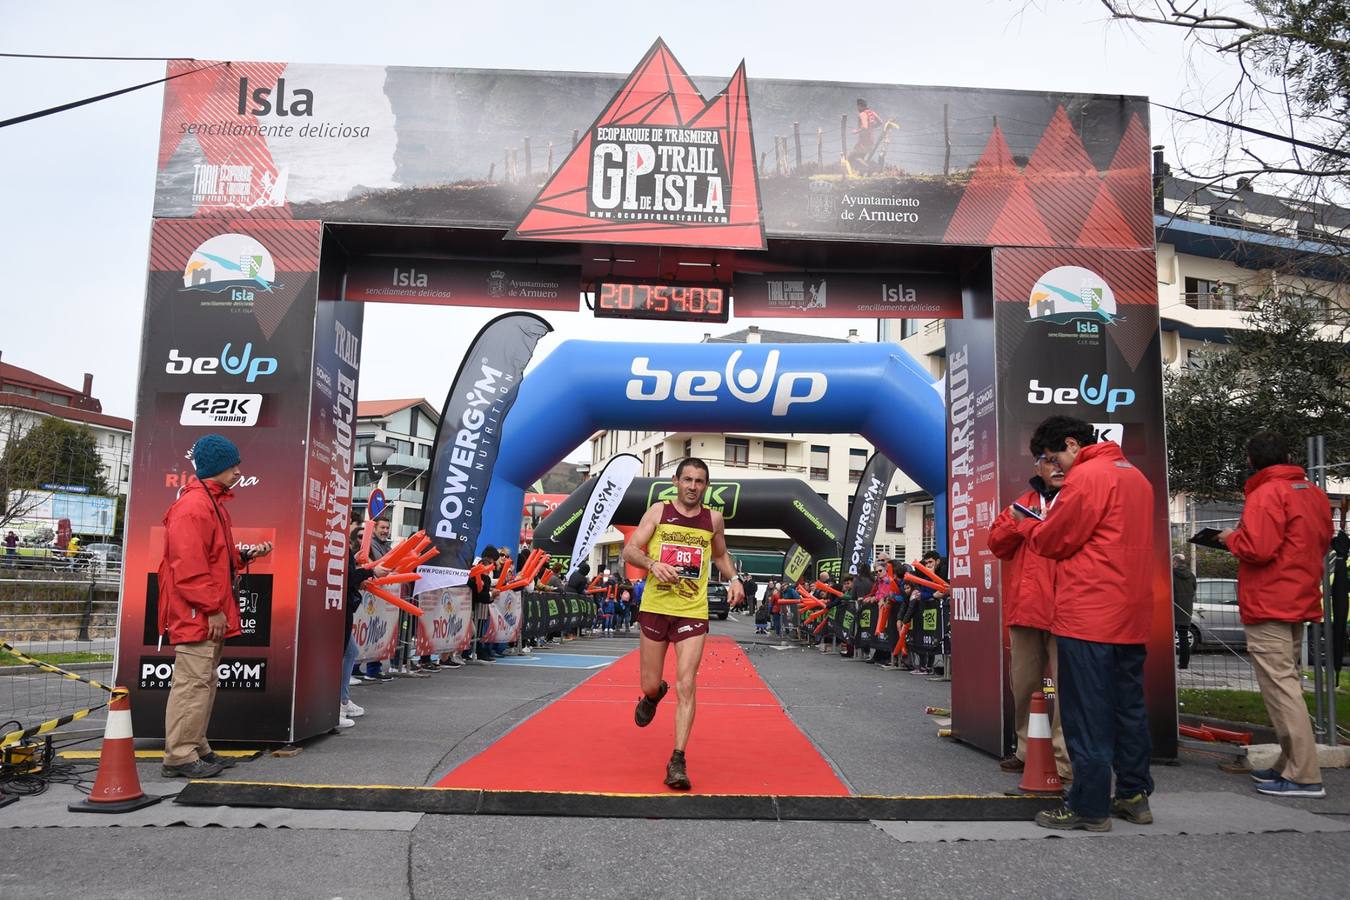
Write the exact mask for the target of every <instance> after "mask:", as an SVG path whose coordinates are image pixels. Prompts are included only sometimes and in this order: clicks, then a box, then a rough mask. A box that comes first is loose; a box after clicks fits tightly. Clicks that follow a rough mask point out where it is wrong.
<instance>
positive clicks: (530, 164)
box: [525, 138, 534, 178]
mask: <svg viewBox="0 0 1350 900" xmlns="http://www.w3.org/2000/svg"><path fill="white" fill-rule="evenodd" d="M533 174H534V161H533V160H532V159H531V158H530V139H529V138H525V177H527V178H528V177H530V176H531V175H533Z"/></svg>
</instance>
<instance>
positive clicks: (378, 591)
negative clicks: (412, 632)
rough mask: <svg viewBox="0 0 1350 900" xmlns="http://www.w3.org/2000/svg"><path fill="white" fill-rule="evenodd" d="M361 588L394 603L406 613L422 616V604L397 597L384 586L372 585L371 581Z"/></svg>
mask: <svg viewBox="0 0 1350 900" xmlns="http://www.w3.org/2000/svg"><path fill="white" fill-rule="evenodd" d="M361 589H362V590H364V591H368V592H370V593H372V594H374V595H375V596H376V597H379V598H380V599H381V600H384V601H386V602H388V603H392V604H394V605H395V606H397V607H398V608H399V609H401V610H403V611H404V612H406V613H409V614H410V615H414V616H420V615H421V614H422V608H421V607H420V606H413V605H412V604H411V603H409V602H408V601H407V600H404V599H403V598H402V597H395V596H394V595H393V594H391V593H389V592H388V591H386V590H385V589H384V588H381V587H376V586H374V585H372V584H371V583H370V582H369V581H367V582H366V583H365V584H363V585H362V586H361Z"/></svg>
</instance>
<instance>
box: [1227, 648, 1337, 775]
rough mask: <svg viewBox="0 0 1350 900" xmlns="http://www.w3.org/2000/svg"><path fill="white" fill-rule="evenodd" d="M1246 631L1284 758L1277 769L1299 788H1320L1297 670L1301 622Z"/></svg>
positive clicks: (1314, 751) (1305, 706)
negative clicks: (1298, 785) (1312, 785)
mask: <svg viewBox="0 0 1350 900" xmlns="http://www.w3.org/2000/svg"><path fill="white" fill-rule="evenodd" d="M1242 630H1243V631H1245V632H1247V653H1248V655H1249V656H1251V659H1252V667H1253V668H1255V669H1256V683H1257V684H1259V685H1260V686H1261V699H1262V700H1263V701H1265V704H1266V712H1268V713H1269V714H1270V722H1271V724H1272V725H1273V726H1275V737H1276V738H1277V739H1278V740H1279V742H1280V758H1279V759H1278V760H1277V761H1276V762H1275V765H1274V767H1273V768H1274V769H1275V771H1276V772H1279V773H1280V774H1281V775H1283V776H1284V777H1285V778H1287V779H1289V780H1290V781H1293V782H1296V783H1298V784H1321V783H1322V770H1321V769H1320V768H1318V765H1317V741H1316V740H1315V739H1314V738H1313V730H1312V720H1311V719H1310V718H1309V717H1308V706H1307V704H1305V703H1304V702H1303V679H1302V677H1301V673H1300V671H1299V650H1300V648H1301V646H1302V644H1303V623H1302V622H1260V623H1258V624H1256V625H1243V626H1242Z"/></svg>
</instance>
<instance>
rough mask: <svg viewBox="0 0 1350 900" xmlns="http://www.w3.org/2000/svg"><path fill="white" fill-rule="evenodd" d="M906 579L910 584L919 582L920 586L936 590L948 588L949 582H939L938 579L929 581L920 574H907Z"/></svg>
mask: <svg viewBox="0 0 1350 900" xmlns="http://www.w3.org/2000/svg"><path fill="white" fill-rule="evenodd" d="M905 581H908V582H909V583H910V584H917V585H918V586H919V587H926V588H932V589H933V590H935V591H945V590H947V583H946V582H945V581H944V582H943V583H941V584H938V583H937V582H936V581H929V580H928V579H927V578H920V577H919V576H918V575H906V576H905Z"/></svg>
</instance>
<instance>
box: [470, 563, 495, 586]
mask: <svg viewBox="0 0 1350 900" xmlns="http://www.w3.org/2000/svg"><path fill="white" fill-rule="evenodd" d="M492 569H493V565H492V563H479V564H478V565H476V566H474V567H473V568H472V569H470V570H469V577H470V578H472V579H473V583H474V585H475V586H476V587H477V588H478V590H480V591H481V590H482V589H483V576H484V575H486V574H488V573H489V572H491V571H492Z"/></svg>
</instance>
